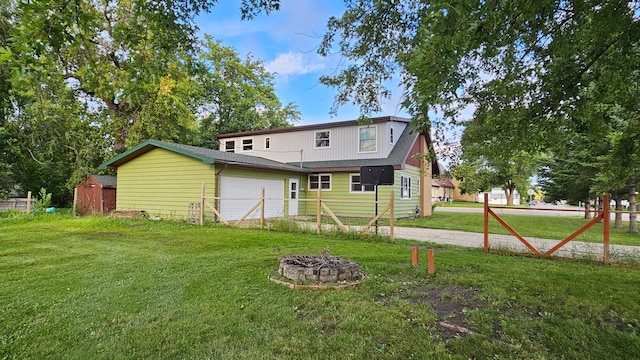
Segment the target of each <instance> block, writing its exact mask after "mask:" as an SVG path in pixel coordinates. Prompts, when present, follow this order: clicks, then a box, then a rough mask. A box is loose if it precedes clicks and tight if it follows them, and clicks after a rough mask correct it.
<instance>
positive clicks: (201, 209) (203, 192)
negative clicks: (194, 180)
mask: <svg viewBox="0 0 640 360" xmlns="http://www.w3.org/2000/svg"><path fill="white" fill-rule="evenodd" d="M204 197H205V183H204V181H203V182H202V192H201V193H200V219H199V220H200V225H204V200H205V199H204Z"/></svg>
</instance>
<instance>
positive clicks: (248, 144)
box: [242, 138, 253, 151]
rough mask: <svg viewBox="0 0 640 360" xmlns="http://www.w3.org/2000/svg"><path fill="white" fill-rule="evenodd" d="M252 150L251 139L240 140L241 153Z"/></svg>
mask: <svg viewBox="0 0 640 360" xmlns="http://www.w3.org/2000/svg"><path fill="white" fill-rule="evenodd" d="M251 150H253V139H252V138H249V139H242V151H251Z"/></svg>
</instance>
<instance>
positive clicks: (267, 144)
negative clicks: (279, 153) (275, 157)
mask: <svg viewBox="0 0 640 360" xmlns="http://www.w3.org/2000/svg"><path fill="white" fill-rule="evenodd" d="M264 148H265V149H267V150H268V149H271V138H270V137H266V138H264Z"/></svg>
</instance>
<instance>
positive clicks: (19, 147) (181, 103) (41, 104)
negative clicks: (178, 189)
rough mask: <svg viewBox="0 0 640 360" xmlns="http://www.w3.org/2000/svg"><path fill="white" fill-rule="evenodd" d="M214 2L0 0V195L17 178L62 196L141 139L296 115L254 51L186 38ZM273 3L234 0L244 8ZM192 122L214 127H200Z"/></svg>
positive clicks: (273, 3)
mask: <svg viewBox="0 0 640 360" xmlns="http://www.w3.org/2000/svg"><path fill="white" fill-rule="evenodd" d="M216 2H217V1H216V0H197V1H191V2H188V1H164V0H163V1H152V2H149V1H144V0H131V1H113V0H97V1H94V0H77V1H72V2H69V1H61V0H32V1H19V2H13V1H10V0H9V1H5V0H0V75H2V76H0V116H1V117H0V140H1V141H0V154H1V155H2V157H1V158H0V195H6V194H7V193H8V192H9V191H10V190H12V189H13V187H14V185H16V184H17V185H19V188H18V190H19V192H21V193H26V191H27V190H33V191H38V190H39V189H40V188H41V187H45V188H47V190H48V191H49V192H51V193H53V194H54V199H58V200H59V201H63V200H65V198H67V197H68V196H69V194H70V189H72V188H73V186H75V185H76V184H77V183H78V182H79V181H80V179H82V178H84V177H85V176H86V175H87V174H88V173H90V172H92V171H95V169H96V168H97V166H98V165H99V164H100V162H101V161H103V160H104V159H105V157H110V156H113V153H114V152H121V151H124V150H125V149H126V148H127V147H130V146H132V145H136V144H137V143H139V142H140V141H142V140H144V139H147V138H154V139H159V140H165V141H176V142H182V143H187V144H197V145H202V144H205V145H211V144H210V139H211V137H212V136H213V135H214V134H215V131H220V130H224V131H227V129H226V127H225V126H226V125H225V126H223V124H232V123H233V126H230V129H232V130H233V131H242V130H252V129H256V128H265V127H272V126H286V125H288V124H289V121H291V120H295V119H297V117H298V116H299V113H298V111H297V108H296V107H295V106H294V105H292V104H288V105H286V106H283V105H282V104H281V103H280V101H279V100H278V98H277V97H276V95H275V90H274V83H273V75H272V74H270V73H268V72H267V71H266V70H265V69H264V67H262V64H261V63H260V62H259V61H253V60H251V59H247V60H246V61H241V60H240V59H239V58H238V55H237V54H236V53H235V52H234V51H233V50H232V49H230V48H226V47H224V46H222V45H221V44H220V43H218V42H215V41H213V40H211V39H208V40H207V41H206V42H205V44H204V46H203V43H202V42H201V41H200V40H199V39H198V38H197V37H196V31H197V27H196V26H195V23H194V18H195V16H196V15H197V14H199V13H201V12H204V11H209V10H211V9H212V7H213V6H214V5H215V4H216ZM279 5H280V1H279V0H243V1H242V2H241V4H240V6H241V10H242V17H243V18H245V19H251V18H252V17H254V16H257V15H258V14H260V13H261V12H266V13H269V12H271V11H273V10H277V9H278V8H279ZM212 64H215V65H214V66H212ZM225 88H226V89H227V90H229V91H226V92H225V91H224V90H225ZM231 89H234V91H231ZM236 90H237V91H236ZM215 102H217V103H218V104H219V106H218V107H217V108H216V109H215V110H211V104H212V103H215ZM207 107H208V109H207ZM205 109H207V110H206V111H205ZM236 119H241V121H236ZM232 120H233V121H232ZM253 120H255V121H253ZM234 121H235V123H234ZM202 124H208V129H211V128H214V129H213V130H211V131H209V132H207V133H206V134H204V135H203V134H202V133H200V132H199V126H202ZM212 132H213V133H212ZM208 135H211V137H207V138H206V139H205V137H206V136H208ZM204 140H206V141H204Z"/></svg>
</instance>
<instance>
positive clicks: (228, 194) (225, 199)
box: [220, 176, 284, 220]
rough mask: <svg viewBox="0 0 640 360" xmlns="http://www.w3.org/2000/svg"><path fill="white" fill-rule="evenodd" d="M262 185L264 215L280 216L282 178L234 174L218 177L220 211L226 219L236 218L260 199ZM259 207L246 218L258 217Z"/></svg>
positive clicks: (282, 189)
mask: <svg viewBox="0 0 640 360" xmlns="http://www.w3.org/2000/svg"><path fill="white" fill-rule="evenodd" d="M263 187H264V193H265V198H266V199H267V200H265V206H264V216H265V217H267V218H273V217H282V216H283V214H284V180H264V179H251V178H242V177H235V176H222V177H221V178H220V197H221V200H220V213H221V214H222V216H223V217H224V218H225V219H227V220H238V219H240V218H241V217H242V216H244V214H246V213H247V211H249V210H250V209H251V207H253V206H254V205H255V204H256V203H257V202H258V200H259V199H260V191H261V189H262V188H263ZM259 218H260V209H259V208H257V209H255V210H254V211H253V212H252V213H251V215H249V217H247V219H259Z"/></svg>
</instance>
